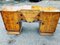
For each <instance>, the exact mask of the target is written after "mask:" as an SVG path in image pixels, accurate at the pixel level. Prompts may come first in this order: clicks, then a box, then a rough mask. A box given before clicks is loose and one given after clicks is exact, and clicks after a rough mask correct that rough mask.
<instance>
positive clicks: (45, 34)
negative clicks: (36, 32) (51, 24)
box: [40, 33, 53, 36]
mask: <svg viewBox="0 0 60 45" xmlns="http://www.w3.org/2000/svg"><path fill="white" fill-rule="evenodd" d="M40 35H44V36H52V35H53V33H40Z"/></svg>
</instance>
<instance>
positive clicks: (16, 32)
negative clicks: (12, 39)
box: [7, 32, 20, 35]
mask: <svg viewBox="0 0 60 45" xmlns="http://www.w3.org/2000/svg"><path fill="white" fill-rule="evenodd" d="M7 33H8V34H12V35H14V34H20V32H7Z"/></svg>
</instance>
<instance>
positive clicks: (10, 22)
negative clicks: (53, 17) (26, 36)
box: [2, 11, 21, 32]
mask: <svg viewBox="0 0 60 45" xmlns="http://www.w3.org/2000/svg"><path fill="white" fill-rule="evenodd" d="M18 15H19V13H18V12H9V11H3V12H2V18H3V21H4V24H5V27H6V29H7V31H11V32H18V31H19V30H20V28H21V23H19V16H18Z"/></svg>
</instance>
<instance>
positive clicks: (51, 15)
mask: <svg viewBox="0 0 60 45" xmlns="http://www.w3.org/2000/svg"><path fill="white" fill-rule="evenodd" d="M1 14H2V18H3V21H4V24H5V27H6V30H7V31H8V32H10V34H12V33H13V34H19V32H21V27H22V25H21V20H25V21H27V22H30V23H31V22H34V21H36V20H37V21H40V22H41V23H40V22H39V23H40V26H39V32H40V34H41V35H44V34H45V35H48V34H53V33H54V32H55V30H56V26H57V23H58V20H59V12H43V11H39V10H20V11H2V12H1ZM11 32H12V33H11ZM14 32H15V33H14ZM16 32H17V33H16Z"/></svg>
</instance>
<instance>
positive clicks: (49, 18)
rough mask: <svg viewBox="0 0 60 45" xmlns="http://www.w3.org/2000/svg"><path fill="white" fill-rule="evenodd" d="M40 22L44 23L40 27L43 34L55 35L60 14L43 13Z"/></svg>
mask: <svg viewBox="0 0 60 45" xmlns="http://www.w3.org/2000/svg"><path fill="white" fill-rule="evenodd" d="M39 20H41V21H42V22H41V25H40V27H39V31H40V32H41V33H53V32H55V30H56V26H57V23H58V20H59V12H41V13H40V18H39Z"/></svg>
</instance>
